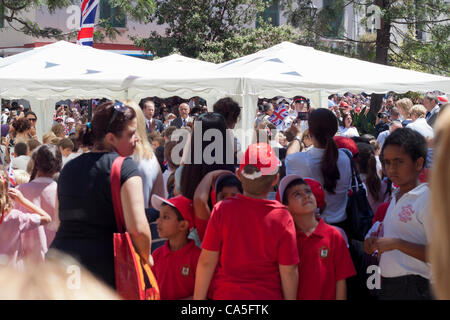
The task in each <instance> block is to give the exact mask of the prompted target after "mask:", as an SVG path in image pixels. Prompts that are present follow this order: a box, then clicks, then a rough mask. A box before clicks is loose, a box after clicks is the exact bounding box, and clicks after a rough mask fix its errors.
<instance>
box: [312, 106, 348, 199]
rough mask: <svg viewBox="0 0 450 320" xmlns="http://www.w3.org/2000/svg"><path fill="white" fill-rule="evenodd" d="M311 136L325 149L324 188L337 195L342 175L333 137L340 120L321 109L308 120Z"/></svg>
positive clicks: (323, 160)
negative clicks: (338, 183)
mask: <svg viewBox="0 0 450 320" xmlns="http://www.w3.org/2000/svg"><path fill="white" fill-rule="evenodd" d="M308 127H309V134H310V136H311V137H314V138H315V139H316V140H317V142H318V144H319V145H320V147H321V148H325V152H324V154H323V158H322V162H321V170H322V176H323V188H324V189H325V190H326V191H328V192H329V193H331V194H335V190H336V186H337V181H338V180H339V179H340V177H341V175H340V173H339V168H338V165H337V161H338V156H339V150H338V147H337V145H336V142H335V141H334V139H333V137H334V135H335V134H336V132H337V130H338V119H337V118H336V115H335V114H334V113H333V112H331V111H330V110H328V109H325V108H319V109H316V110H314V111H313V112H311V114H310V115H309V119H308Z"/></svg>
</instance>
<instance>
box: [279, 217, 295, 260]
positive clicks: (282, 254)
mask: <svg viewBox="0 0 450 320" xmlns="http://www.w3.org/2000/svg"><path fill="white" fill-rule="evenodd" d="M281 214H287V216H286V219H285V223H284V224H283V228H282V230H281V238H280V245H279V247H278V264H281V265H284V266H291V265H294V264H298V263H299V261H300V260H299V257H298V250H297V238H296V233H295V224H294V221H293V220H292V217H291V215H290V214H289V212H287V211H286V213H285V212H280V215H281Z"/></svg>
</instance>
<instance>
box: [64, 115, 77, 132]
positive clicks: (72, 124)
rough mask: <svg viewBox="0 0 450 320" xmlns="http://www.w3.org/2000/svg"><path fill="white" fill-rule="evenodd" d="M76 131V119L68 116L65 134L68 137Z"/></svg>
mask: <svg viewBox="0 0 450 320" xmlns="http://www.w3.org/2000/svg"><path fill="white" fill-rule="evenodd" d="M73 133H75V119H74V118H67V120H66V126H65V128H64V135H65V136H66V137H68V136H69V135H71V134H73Z"/></svg>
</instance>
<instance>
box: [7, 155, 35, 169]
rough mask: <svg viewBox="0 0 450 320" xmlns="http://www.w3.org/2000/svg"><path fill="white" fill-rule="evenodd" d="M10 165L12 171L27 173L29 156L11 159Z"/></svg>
mask: <svg viewBox="0 0 450 320" xmlns="http://www.w3.org/2000/svg"><path fill="white" fill-rule="evenodd" d="M11 158H12V159H11V165H12V167H13V169H18V170H24V171H27V166H28V162H30V159H31V158H30V157H29V156H19V157H17V158H13V157H11Z"/></svg>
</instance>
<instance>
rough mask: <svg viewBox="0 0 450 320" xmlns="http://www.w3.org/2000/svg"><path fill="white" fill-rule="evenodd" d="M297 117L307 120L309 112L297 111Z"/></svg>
mask: <svg viewBox="0 0 450 320" xmlns="http://www.w3.org/2000/svg"><path fill="white" fill-rule="evenodd" d="M297 119H300V120H304V121H307V120H308V119H309V113H308V112H299V113H298V116H297Z"/></svg>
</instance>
